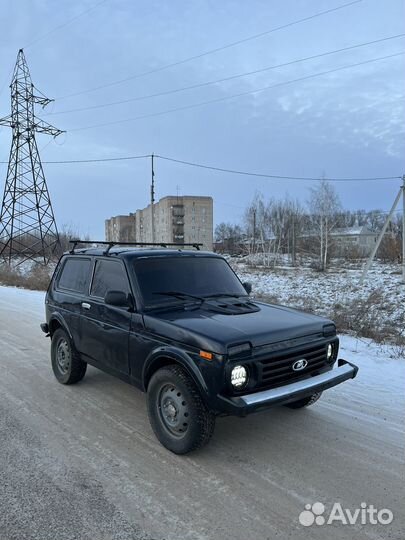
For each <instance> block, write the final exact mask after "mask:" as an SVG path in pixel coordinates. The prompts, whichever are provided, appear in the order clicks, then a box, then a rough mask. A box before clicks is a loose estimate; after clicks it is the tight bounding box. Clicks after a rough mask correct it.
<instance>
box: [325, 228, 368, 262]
mask: <svg viewBox="0 0 405 540" xmlns="http://www.w3.org/2000/svg"><path fill="white" fill-rule="evenodd" d="M330 235H331V238H332V240H333V243H334V245H335V249H336V251H337V252H338V253H339V254H340V255H344V254H345V253H347V252H348V251H351V250H356V251H357V252H358V253H359V255H363V256H364V255H369V254H370V253H371V251H372V250H373V248H374V246H375V244H376V242H377V239H378V235H379V233H378V232H376V231H373V230H372V229H370V227H367V225H363V226H358V225H356V226H354V227H344V228H338V229H334V230H333V231H332V232H331V234H330Z"/></svg>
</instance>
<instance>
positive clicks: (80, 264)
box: [57, 257, 91, 294]
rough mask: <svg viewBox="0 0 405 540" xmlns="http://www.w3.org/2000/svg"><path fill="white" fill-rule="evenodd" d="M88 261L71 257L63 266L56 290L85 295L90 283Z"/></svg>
mask: <svg viewBox="0 0 405 540" xmlns="http://www.w3.org/2000/svg"><path fill="white" fill-rule="evenodd" d="M90 268H91V260H90V259H81V258H78V257H77V258H76V257H74V258H73V257H71V258H70V259H67V261H66V262H65V264H64V265H63V268H62V272H61V274H60V276H59V279H58V284H57V286H58V288H59V289H67V290H69V291H74V292H77V293H82V294H84V293H86V292H87V289H88V286H89V281H90Z"/></svg>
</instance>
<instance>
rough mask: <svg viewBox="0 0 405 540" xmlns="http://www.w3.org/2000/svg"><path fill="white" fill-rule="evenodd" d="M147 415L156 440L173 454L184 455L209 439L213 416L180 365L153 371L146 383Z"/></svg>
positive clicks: (212, 430) (211, 432)
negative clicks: (147, 383)
mask: <svg viewBox="0 0 405 540" xmlns="http://www.w3.org/2000/svg"><path fill="white" fill-rule="evenodd" d="M147 404H148V414H149V421H150V423H151V426H152V429H153V431H154V433H155V435H156V437H157V438H158V439H159V441H160V442H161V443H162V444H163V446H165V447H166V448H167V449H168V450H170V451H171V452H174V453H175V454H187V453H188V452H192V451H193V450H197V449H198V448H201V447H202V446H204V445H205V444H207V443H208V441H209V440H210V438H211V436H212V434H213V432H214V427H215V415H214V414H213V413H212V412H210V411H209V410H208V409H207V407H206V406H205V404H204V402H203V400H202V398H201V395H200V392H199V391H198V388H197V386H196V385H195V384H194V382H193V380H192V379H191V378H190V377H189V375H188V374H187V373H186V372H185V371H184V370H183V369H182V368H181V367H179V366H167V367H163V368H161V369H159V370H158V371H156V373H154V374H153V376H152V378H151V380H150V382H149V385H148V395H147Z"/></svg>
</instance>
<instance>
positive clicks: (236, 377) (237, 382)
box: [231, 366, 248, 388]
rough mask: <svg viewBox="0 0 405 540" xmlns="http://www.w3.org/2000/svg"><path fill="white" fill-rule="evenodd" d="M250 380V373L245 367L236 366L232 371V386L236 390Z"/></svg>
mask: <svg viewBox="0 0 405 540" xmlns="http://www.w3.org/2000/svg"><path fill="white" fill-rule="evenodd" d="M247 380H248V372H247V369H246V368H245V367H244V366H235V367H234V368H233V369H232V371H231V384H232V386H233V387H234V388H242V387H243V386H245V385H246V383H247Z"/></svg>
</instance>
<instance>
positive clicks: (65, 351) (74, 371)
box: [51, 328, 87, 384]
mask: <svg viewBox="0 0 405 540" xmlns="http://www.w3.org/2000/svg"><path fill="white" fill-rule="evenodd" d="M51 361H52V370H53V373H54V375H55V377H56V379H57V380H58V382H60V383H61V384H74V383H77V382H79V381H81V380H82V379H83V377H84V375H85V373H86V369H87V363H86V362H83V360H81V358H80V356H79V354H78V353H77V351H76V349H75V348H74V345H73V343H72V341H71V339H70V338H69V336H68V335H67V333H66V332H65V330H63V329H62V328H58V329H57V330H56V331H55V333H54V334H53V335H52V342H51Z"/></svg>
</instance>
